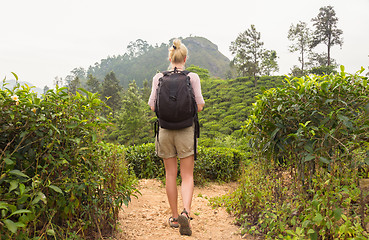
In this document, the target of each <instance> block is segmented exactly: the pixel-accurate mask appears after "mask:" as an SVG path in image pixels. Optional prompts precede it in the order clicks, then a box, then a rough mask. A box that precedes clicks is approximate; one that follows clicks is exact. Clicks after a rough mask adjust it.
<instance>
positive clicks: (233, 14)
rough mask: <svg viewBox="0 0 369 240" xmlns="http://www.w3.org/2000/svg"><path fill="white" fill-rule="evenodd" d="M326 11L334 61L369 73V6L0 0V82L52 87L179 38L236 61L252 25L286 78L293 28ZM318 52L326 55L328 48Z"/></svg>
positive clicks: (308, 1) (319, 1) (294, 0)
mask: <svg viewBox="0 0 369 240" xmlns="http://www.w3.org/2000/svg"><path fill="white" fill-rule="evenodd" d="M327 5H332V6H333V7H334V10H335V11H336V16H337V17H338V18H339V21H338V28H340V29H342V30H343V38H344V44H343V47H342V49H340V47H339V46H334V47H333V48H332V57H333V58H334V59H335V60H336V61H337V62H338V63H339V64H342V65H344V66H345V67H346V70H347V71H349V72H356V71H357V70H359V69H360V68H361V66H363V67H365V68H368V66H369V57H368V55H369V17H368V12H369V0H354V1H347V0H305V1H301V0H279V1H276V0H253V1H249V0H227V1H210V0H205V1H204V0H197V1H195V0H186V1H168V0H164V1H160V0H157V1H152V0H146V1H143V0H134V1H122V0H104V1H97V0H73V1H72V0H62V1H54V0H33V1H30V0H12V1H1V2H0V9H1V13H0V30H1V33H0V34H1V35H0V78H1V79H0V80H2V79H4V77H6V78H7V79H12V74H11V72H15V73H16V74H17V75H18V76H19V79H20V80H21V81H27V82H30V83H32V84H34V85H36V86H38V87H40V88H43V87H44V86H45V85H48V86H49V87H52V86H53V80H54V78H55V77H56V76H58V77H62V78H64V77H65V76H67V75H68V74H69V73H70V71H71V70H72V69H74V68H76V67H83V68H85V69H86V70H87V69H88V67H89V66H90V65H94V63H95V62H100V60H101V59H103V58H106V57H107V56H113V55H119V54H124V53H125V51H126V46H127V45H128V43H129V42H131V41H135V40H136V39H139V38H140V39H143V40H146V41H147V42H148V43H149V44H152V45H155V44H157V43H158V44H161V43H163V42H164V43H167V42H168V40H169V39H171V38H174V37H184V38H185V37H189V36H190V35H192V36H201V37H206V38H208V39H209V40H210V41H212V42H213V43H214V44H216V45H218V48H219V50H220V51H221V52H222V53H223V54H224V55H226V56H227V57H228V58H232V56H231V54H230V52H229V46H230V44H231V42H232V41H234V40H235V39H236V38H237V35H238V34H239V33H241V32H243V31H245V30H246V29H248V28H249V27H250V25H251V24H254V25H255V27H256V30H257V31H259V32H260V33H261V40H262V41H263V42H264V47H265V48H266V49H270V50H276V51H277V55H278V56H279V59H278V64H279V67H280V71H279V74H287V73H289V72H290V68H291V67H292V66H293V65H299V62H298V55H297V54H292V53H290V52H289V51H288V46H289V45H290V44H291V42H290V41H289V40H288V39H287V33H288V30H289V28H290V26H291V24H296V23H298V22H299V21H305V22H307V23H308V24H309V27H310V28H311V29H312V28H313V26H312V22H311V19H312V18H314V17H316V16H317V15H318V13H319V8H320V7H323V6H327ZM318 49H319V51H326V47H325V46H323V45H322V46H321V47H319V48H318ZM318 49H317V50H318ZM189 57H191V53H189ZM163 70H164V69H163Z"/></svg>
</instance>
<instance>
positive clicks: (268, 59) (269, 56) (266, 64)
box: [260, 50, 279, 76]
mask: <svg viewBox="0 0 369 240" xmlns="http://www.w3.org/2000/svg"><path fill="white" fill-rule="evenodd" d="M277 58H278V56H277V52H276V51H274V50H265V52H264V53H263V59H262V61H261V64H260V66H261V73H262V74H264V75H267V76H270V75H271V73H273V72H277V71H279V67H278V63H277Z"/></svg>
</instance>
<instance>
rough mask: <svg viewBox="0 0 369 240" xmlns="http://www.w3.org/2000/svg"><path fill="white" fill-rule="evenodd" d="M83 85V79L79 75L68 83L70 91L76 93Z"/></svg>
mask: <svg viewBox="0 0 369 240" xmlns="http://www.w3.org/2000/svg"><path fill="white" fill-rule="evenodd" d="M80 87H81V81H80V79H79V77H75V78H74V79H73V80H72V81H71V82H69V84H68V88H69V92H71V93H73V94H76V92H77V89H78V88H80Z"/></svg>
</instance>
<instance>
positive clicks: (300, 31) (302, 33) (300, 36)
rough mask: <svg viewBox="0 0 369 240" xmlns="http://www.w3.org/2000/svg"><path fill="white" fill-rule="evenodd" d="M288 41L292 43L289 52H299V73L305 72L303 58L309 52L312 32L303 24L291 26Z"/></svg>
mask: <svg viewBox="0 0 369 240" xmlns="http://www.w3.org/2000/svg"><path fill="white" fill-rule="evenodd" d="M288 39H289V40H290V41H293V42H294V43H293V44H292V45H290V46H289V51H290V52H299V53H300V56H299V62H300V63H301V72H302V73H304V71H305V56H306V54H307V53H309V52H310V51H311V48H310V44H311V40H312V32H311V30H310V29H309V28H308V27H307V24H306V23H305V22H301V21H300V22H299V23H298V24H296V26H295V25H293V24H292V25H291V27H290V29H289V31H288Z"/></svg>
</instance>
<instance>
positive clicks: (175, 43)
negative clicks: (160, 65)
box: [173, 39, 182, 49]
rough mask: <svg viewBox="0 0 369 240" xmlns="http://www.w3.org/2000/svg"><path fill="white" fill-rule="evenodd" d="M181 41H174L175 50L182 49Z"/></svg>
mask: <svg viewBox="0 0 369 240" xmlns="http://www.w3.org/2000/svg"><path fill="white" fill-rule="evenodd" d="M181 44H182V43H181V40H179V39H175V40H174V41H173V48H174V49H178V48H180V47H181Z"/></svg>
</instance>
